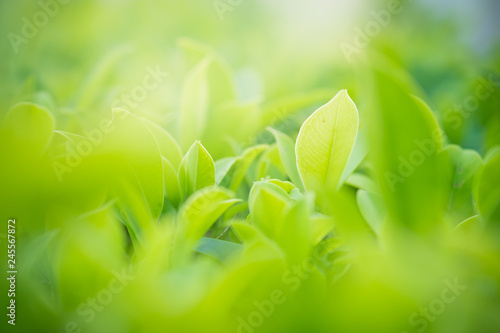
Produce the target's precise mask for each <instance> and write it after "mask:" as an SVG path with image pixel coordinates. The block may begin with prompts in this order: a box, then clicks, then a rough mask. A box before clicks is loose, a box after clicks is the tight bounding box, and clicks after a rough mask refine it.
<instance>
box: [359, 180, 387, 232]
mask: <svg viewBox="0 0 500 333" xmlns="http://www.w3.org/2000/svg"><path fill="white" fill-rule="evenodd" d="M356 200H357V202H358V207H359V210H360V211H361V215H363V217H364V218H365V220H366V222H367V223H368V225H370V227H371V228H372V229H373V231H375V234H377V235H380V234H381V232H382V224H383V222H384V220H385V217H386V215H387V212H386V211H385V208H384V202H383V200H382V197H380V196H379V195H378V194H376V193H373V192H369V191H364V190H359V191H358V192H357V193H356Z"/></svg>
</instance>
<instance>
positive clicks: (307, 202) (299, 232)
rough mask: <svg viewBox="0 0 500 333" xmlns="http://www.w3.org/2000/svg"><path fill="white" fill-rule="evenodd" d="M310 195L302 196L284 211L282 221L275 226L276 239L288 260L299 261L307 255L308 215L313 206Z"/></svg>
mask: <svg viewBox="0 0 500 333" xmlns="http://www.w3.org/2000/svg"><path fill="white" fill-rule="evenodd" d="M311 199H312V196H311V197H308V196H304V197H303V198H302V199H300V200H299V201H296V202H294V203H293V205H291V206H290V207H289V208H288V210H287V211H286V212H284V218H283V220H284V222H283V224H282V225H281V226H280V225H278V226H277V237H276V241H277V243H278V245H279V246H280V247H281V248H282V249H283V251H284V252H285V255H286V257H287V259H288V261H289V262H294V263H300V262H302V261H303V260H304V258H305V257H306V256H307V253H308V250H309V246H310V239H311V221H310V216H311V213H312V208H313V207H314V204H313V201H312V200H311Z"/></svg>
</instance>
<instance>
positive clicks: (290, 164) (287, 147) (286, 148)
mask: <svg viewBox="0 0 500 333" xmlns="http://www.w3.org/2000/svg"><path fill="white" fill-rule="evenodd" d="M267 129H268V131H270V132H271V133H272V134H273V135H274V138H275V140H276V144H277V145H278V150H279V153H280V158H281V163H283V167H284V168H285V170H286V173H287V175H288V177H290V180H291V181H292V183H294V184H295V186H297V187H298V188H299V189H300V190H301V191H304V190H305V189H304V185H303V184H302V180H301V179H300V175H299V171H298V170H297V158H296V155H295V144H294V143H293V140H292V139H290V137H289V136H288V135H286V134H285V133H282V132H280V131H278V130H275V129H274V128H271V127H268V128H267Z"/></svg>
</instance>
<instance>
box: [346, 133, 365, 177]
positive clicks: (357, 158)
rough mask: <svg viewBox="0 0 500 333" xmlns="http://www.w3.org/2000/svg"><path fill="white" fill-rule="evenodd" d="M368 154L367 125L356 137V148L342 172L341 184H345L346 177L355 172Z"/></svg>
mask: <svg viewBox="0 0 500 333" xmlns="http://www.w3.org/2000/svg"><path fill="white" fill-rule="evenodd" d="M367 154H368V128H367V126H364V127H362V128H361V129H360V130H359V133H358V137H357V138H356V143H355V144H354V149H353V151H352V154H351V156H350V157H349V161H348V162H347V165H346V167H345V169H344V172H343V173H342V178H341V179H340V184H344V183H345V182H346V179H349V177H350V176H351V175H352V174H353V172H354V171H355V170H356V169H357V167H358V166H359V165H360V164H361V162H363V160H364V159H365V157H366V155H367Z"/></svg>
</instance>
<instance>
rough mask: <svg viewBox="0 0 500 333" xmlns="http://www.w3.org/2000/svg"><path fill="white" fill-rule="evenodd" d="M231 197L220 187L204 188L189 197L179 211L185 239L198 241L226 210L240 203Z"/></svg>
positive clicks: (230, 194)
mask: <svg viewBox="0 0 500 333" xmlns="http://www.w3.org/2000/svg"><path fill="white" fill-rule="evenodd" d="M233 197H234V193H232V192H231V191H228V190H226V189H224V188H222V187H208V188H204V189H202V190H200V191H198V192H196V193H195V194H193V195H192V196H191V197H189V199H188V200H187V201H186V202H185V203H184V204H183V205H182V208H181V210H180V211H179V219H180V221H181V224H182V226H183V230H184V232H185V233H184V235H185V237H186V238H188V239H200V238H201V237H202V236H203V235H204V234H205V233H206V232H207V231H208V229H210V227H211V226H212V224H213V223H214V222H215V221H216V220H217V218H218V217H219V216H221V215H222V213H224V211H226V209H228V208H229V207H231V206H232V205H233V204H234V203H235V202H238V201H240V200H238V199H232V198H233Z"/></svg>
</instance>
